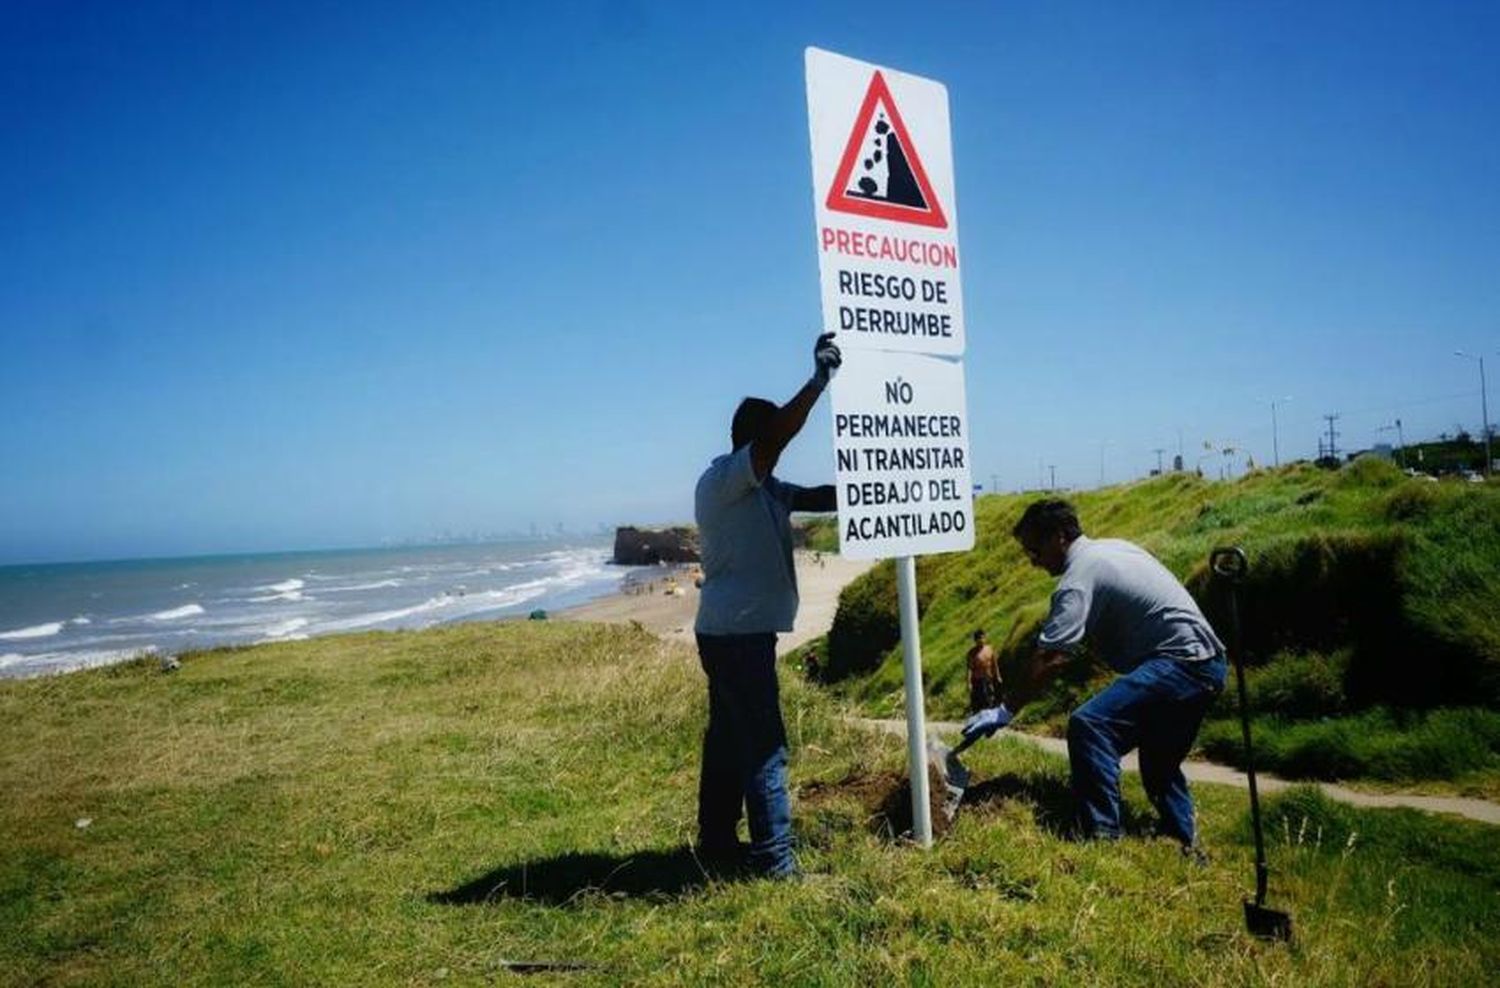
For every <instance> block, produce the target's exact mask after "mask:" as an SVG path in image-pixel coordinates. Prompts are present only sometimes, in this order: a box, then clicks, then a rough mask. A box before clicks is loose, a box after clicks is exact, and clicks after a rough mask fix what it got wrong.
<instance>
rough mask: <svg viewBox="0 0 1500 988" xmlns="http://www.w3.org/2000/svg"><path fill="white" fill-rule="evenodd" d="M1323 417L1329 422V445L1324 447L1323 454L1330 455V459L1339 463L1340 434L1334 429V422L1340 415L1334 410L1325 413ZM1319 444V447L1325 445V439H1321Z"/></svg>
mask: <svg viewBox="0 0 1500 988" xmlns="http://www.w3.org/2000/svg"><path fill="white" fill-rule="evenodd" d="M1323 418H1324V419H1326V420H1327V422H1328V446H1327V448H1326V449H1324V451H1323V455H1324V456H1326V457H1328V458H1329V459H1330V460H1333V461H1334V462H1335V463H1337V462H1338V459H1339V448H1338V438H1339V434H1338V433H1337V432H1335V431H1334V428H1333V423H1335V422H1337V421H1338V420H1339V418H1340V415H1339V413H1338V412H1333V413H1331V414H1326V415H1324V416H1323ZM1318 446H1319V448H1322V447H1323V441H1322V440H1321V439H1320V440H1318Z"/></svg>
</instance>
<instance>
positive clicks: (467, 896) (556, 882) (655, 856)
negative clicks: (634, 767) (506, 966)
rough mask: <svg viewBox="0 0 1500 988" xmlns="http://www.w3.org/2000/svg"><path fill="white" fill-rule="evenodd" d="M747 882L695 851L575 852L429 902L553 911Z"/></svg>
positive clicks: (500, 871) (493, 874) (486, 877)
mask: <svg viewBox="0 0 1500 988" xmlns="http://www.w3.org/2000/svg"><path fill="white" fill-rule="evenodd" d="M745 877H748V875H747V872H746V871H745V870H744V869H743V867H741V866H738V865H732V864H723V865H721V864H717V863H715V862H711V861H708V860H705V859H702V858H700V857H699V856H698V852H697V851H696V850H695V849H694V848H692V847H686V846H684V847H678V848H673V849H672V850H669V851H639V852H636V853H634V854H593V853H584V852H576V851H570V852H569V853H567V854H559V855H556V856H554V857H550V858H543V859H541V860H538V861H526V862H523V863H521V864H517V865H510V866H508V867H505V868H496V869H495V870H493V871H490V872H487V873H485V874H483V875H481V876H479V877H478V878H475V879H473V880H472V881H468V882H465V883H464V884H462V885H460V886H458V887H457V888H453V889H449V890H447V891H445V892H433V893H432V894H430V895H428V896H427V901H428V902H433V903H437V904H439V905H450V906H463V905H476V904H483V903H487V902H496V901H499V900H502V899H519V900H523V901H526V902H537V903H541V904H544V905H549V906H569V905H573V904H575V903H577V902H578V901H579V900H581V899H583V898H586V897H587V896H588V895H590V894H598V895H607V896H617V897H623V898H647V899H672V898H676V897H678V896H682V895H686V894H688V893H691V892H694V891H697V890H698V889H701V888H703V887H704V886H706V885H707V884H708V883H709V882H713V881H733V880H735V879H739V878H745Z"/></svg>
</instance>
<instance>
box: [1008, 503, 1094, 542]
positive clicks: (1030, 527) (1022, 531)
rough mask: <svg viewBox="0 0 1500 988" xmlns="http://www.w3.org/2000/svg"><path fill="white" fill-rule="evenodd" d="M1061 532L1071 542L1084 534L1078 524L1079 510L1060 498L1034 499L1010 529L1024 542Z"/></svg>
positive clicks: (1047, 537) (1038, 539) (1039, 539)
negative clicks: (1075, 509)
mask: <svg viewBox="0 0 1500 988" xmlns="http://www.w3.org/2000/svg"><path fill="white" fill-rule="evenodd" d="M1059 533H1061V534H1062V536H1063V537H1064V538H1066V539H1067V540H1068V541H1069V542H1071V541H1072V540H1074V539H1076V538H1078V536H1080V535H1082V534H1083V528H1082V526H1080V525H1079V524H1078V512H1076V511H1074V510H1073V506H1072V505H1071V504H1069V503H1068V502H1067V501H1064V500H1061V499H1060V498H1044V499H1043V500H1040V501H1033V502H1032V503H1031V504H1029V505H1027V506H1026V511H1025V513H1024V514H1022V515H1021V520H1020V521H1018V522H1016V526H1015V527H1014V528H1012V529H1011V530H1010V534H1012V535H1014V536H1015V537H1016V538H1018V539H1020V540H1021V541H1022V542H1026V541H1033V542H1035V541H1041V540H1043V539H1049V538H1051V537H1052V536H1054V535H1057V534H1059Z"/></svg>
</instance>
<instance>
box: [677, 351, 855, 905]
mask: <svg viewBox="0 0 1500 988" xmlns="http://www.w3.org/2000/svg"><path fill="white" fill-rule="evenodd" d="M841 361H842V357H841V356H840V354H839V348H838V347H837V346H836V345H835V344H834V342H833V334H832V333H824V334H823V335H822V336H819V337H818V339H817V342H816V343H815V344H814V346H813V375H812V377H811V378H810V379H809V380H808V382H807V383H806V384H804V385H803V386H802V388H801V390H799V391H798V392H797V393H796V394H795V395H793V396H792V399H791V400H790V401H788V402H787V403H786V404H785V405H780V406H778V405H776V404H775V403H774V402H771V401H767V400H766V399H764V398H746V399H744V400H743V401H741V402H740V404H739V407H738V408H737V409H736V410H735V413H734V420H733V422H732V424H731V426H730V447H731V451H730V452H729V453H726V454H724V455H723V456H719V457H717V458H715V459H714V461H713V462H712V463H711V464H709V467H708V469H707V470H705V471H704V472H703V476H701V477H699V478H698V486H697V490H696V492H695V494H694V516H695V518H696V520H697V522H698V535H699V539H700V542H701V553H702V557H703V590H702V593H701V595H700V596H699V599H698V617H697V620H696V621H695V622H694V626H693V629H694V631H695V633H696V635H697V640H698V658H699V661H700V662H701V663H702V665H703V672H704V673H705V675H707V677H708V729H707V731H706V732H705V733H704V736H703V766H702V771H701V774H700V776H699V780H698V847H699V852H700V853H701V854H703V855H705V856H707V857H709V858H711V859H714V860H718V861H723V862H726V863H735V864H738V863H742V862H743V863H744V864H747V865H748V866H749V867H750V868H751V869H752V870H754V871H755V872H757V873H759V874H761V875H765V876H767V877H770V878H791V877H795V876H796V874H797V860H796V858H795V856H794V855H793V853H792V813H791V800H790V798H789V797H788V795H787V783H786V766H787V741H786V728H785V726H784V725H783V723H782V719H781V701H780V696H779V693H778V689H777V683H776V635H777V634H778V633H779V632H783V631H791V630H792V621H793V619H794V618H795V617H796V615H797V602H798V601H797V571H796V569H795V568H794V566H793V563H792V529H791V519H790V515H791V513H792V512H793V511H832V510H834V509H835V508H836V507H837V502H836V499H835V494H834V487H833V485H831V484H829V485H825V486H822V487H798V486H797V485H795V484H789V483H786V482H785V481H783V480H780V479H779V478H777V477H775V476H774V475H773V473H772V471H773V470H774V469H775V467H776V461H777V460H778V459H779V458H780V456H781V452H782V450H784V449H785V448H786V446H787V444H788V443H789V442H791V441H792V438H793V437H794V436H796V435H797V433H798V432H800V431H801V429H802V426H803V423H805V422H806V421H807V416H808V413H809V412H811V411H812V407H813V405H814V404H816V403H817V400H818V396H819V395H821V394H822V393H823V389H824V388H826V387H827V386H828V381H829V379H830V378H831V377H832V375H833V372H834V371H835V370H837V369H838V366H839V364H840V363H841ZM742 810H743V811H744V812H745V815H746V816H747V817H748V818H749V829H750V843H749V845H748V847H746V846H743V845H741V844H740V842H739V837H738V828H739V820H740V815H741V811H742Z"/></svg>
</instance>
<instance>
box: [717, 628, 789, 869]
mask: <svg viewBox="0 0 1500 988" xmlns="http://www.w3.org/2000/svg"><path fill="white" fill-rule="evenodd" d="M698 659H699V661H700V662H702V663H703V671H704V673H706V674H707V676H708V731H707V732H706V733H705V734H704V736H703V772H702V775H700V776H699V779H698V843H699V845H700V846H701V847H703V848H705V849H707V850H710V851H724V850H729V849H732V848H734V847H736V846H737V844H738V837H737V836H736V834H735V831H736V828H737V827H738V826H739V821H740V810H741V807H742V806H743V807H744V809H745V811H746V815H747V816H748V817H749V822H750V865H751V867H753V868H755V869H756V870H758V871H760V872H762V873H764V874H766V875H771V876H777V877H780V876H785V875H789V874H792V873H793V872H795V871H796V870H797V861H796V858H794V857H793V856H792V806H791V800H790V799H789V798H788V796H787V790H786V764H787V748H786V727H785V726H784V725H783V724H782V720H781V698H780V695H779V693H778V689H777V684H776V636H775V635H773V634H764V635H699V636H698Z"/></svg>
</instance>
